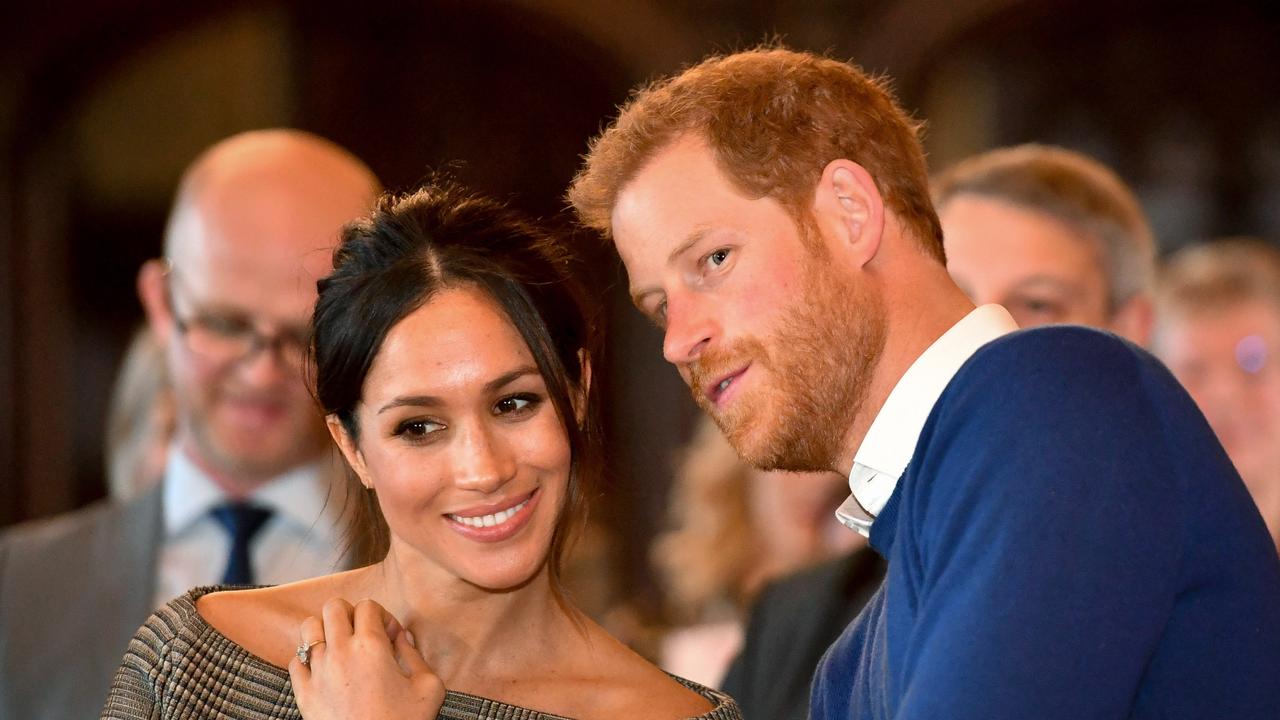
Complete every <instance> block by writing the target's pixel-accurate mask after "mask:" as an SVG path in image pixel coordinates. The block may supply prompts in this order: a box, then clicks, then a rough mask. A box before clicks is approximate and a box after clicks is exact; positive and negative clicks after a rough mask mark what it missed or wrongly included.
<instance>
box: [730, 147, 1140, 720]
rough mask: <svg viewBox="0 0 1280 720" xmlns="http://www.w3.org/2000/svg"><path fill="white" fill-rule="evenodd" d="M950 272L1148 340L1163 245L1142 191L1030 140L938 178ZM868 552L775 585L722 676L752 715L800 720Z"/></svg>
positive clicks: (1055, 313) (973, 290)
mask: <svg viewBox="0 0 1280 720" xmlns="http://www.w3.org/2000/svg"><path fill="white" fill-rule="evenodd" d="M932 186H933V195H934V203H935V207H936V208H937V210H938V217H939V219H940V220H941V222H942V231H943V245H944V247H945V249H946V256H947V270H948V271H949V272H950V273H951V277H952V278H954V279H955V281H956V284H957V285H959V286H960V287H961V288H962V289H963V290H964V291H965V292H966V294H968V295H969V297H971V298H972V299H973V301H974V303H975V304H978V305H985V304H987V303H997V304H1000V305H1003V306H1004V307H1005V308H1006V309H1008V310H1009V312H1010V314H1012V315H1013V317H1014V318H1015V319H1016V320H1017V321H1018V325H1019V326H1021V327H1024V328H1027V327H1036V326H1039V325H1047V324H1051V323H1073V324H1077V325H1088V326H1092V327H1096V328H1101V329H1106V330H1112V331H1114V332H1116V333H1118V334H1120V335H1122V336H1124V337H1126V338H1128V339H1129V340H1131V341H1133V342H1136V343H1139V344H1142V343H1145V342H1146V339H1147V336H1148V335H1149V333H1150V327H1151V281H1152V276H1153V274H1154V267H1155V246H1154V242H1153V239H1152V236H1151V229H1150V226H1149V225H1148V223H1147V220H1146V217H1145V216H1144V215H1143V213H1142V209H1141V207H1140V206H1139V204H1138V202H1137V200H1136V198H1135V197H1134V194H1133V192H1132V191H1131V190H1130V189H1129V188H1128V186H1126V185H1125V183H1124V182H1123V181H1122V180H1120V178H1119V177H1117V176H1116V175H1115V173H1113V172H1112V171H1111V170H1109V169H1108V168H1106V167H1105V166H1103V165H1102V164H1101V163H1099V162H1097V161H1096V160H1093V159H1091V158H1089V157H1087V156H1085V155H1082V154H1080V153H1077V152H1073V151H1070V150H1065V149H1062V148H1056V147H1048V146H1043V145H1021V146H1018V147H1013V148H1002V149H998V150H992V151H990V152H986V153H982V154H980V155H975V156H973V157H971V158H968V159H966V160H963V161H961V162H960V163H958V164H956V165H954V166H952V167H951V168H950V169H948V170H946V171H945V172H943V173H942V174H940V175H938V176H937V177H936V178H934V180H933V183H932ZM883 575H884V561H883V559H882V558H880V557H879V556H878V555H877V554H876V553H875V552H874V551H873V550H871V549H869V548H868V549H866V550H861V551H858V552H855V553H853V554H851V555H848V556H845V557H842V558H839V559H837V560H835V561H832V562H828V563H825V564H823V565H819V566H817V567H815V568H812V569H810V570H806V571H802V572H799V573H797V574H795V575H792V576H790V577H788V578H785V579H783V580H780V581H778V582H776V583H773V584H772V585H770V586H768V587H767V588H766V589H765V590H764V591H763V592H762V593H761V595H760V601H759V602H758V603H757V604H756V606H755V607H754V608H753V609H752V612H751V620H750V625H749V626H748V630H747V638H746V643H745V646H744V649H743V652H742V654H741V655H739V657H738V659H737V660H736V661H734V663H733V665H732V666H731V668H730V671H729V675H728V676H727V677H726V679H725V683H724V690H725V691H726V692H728V693H729V694H730V695H733V696H734V697H735V698H736V699H737V700H738V703H739V705H741V706H742V710H743V714H744V716H746V717H747V718H748V719H749V720H750V719H753V718H778V719H780V720H781V719H782V718H787V719H796V720H802V719H803V718H804V717H805V716H806V714H807V713H808V709H809V682H810V678H811V677H812V676H813V671H814V668H815V667H816V666H817V664H818V660H819V659H821V657H822V653H823V652H825V651H826V649H827V647H828V646H829V645H830V644H831V643H832V642H834V641H835V639H836V638H837V637H839V635H840V632H841V631H842V630H844V627H845V625H847V624H848V623H849V621H851V620H852V619H853V618H854V617H855V616H856V615H857V614H858V611H859V610H861V609H862V606H863V605H864V604H865V603H866V601H867V599H868V598H870V597H871V594H872V593H873V592H875V589H876V588H877V587H878V586H879V583H880V579H881V578H882V577H883Z"/></svg>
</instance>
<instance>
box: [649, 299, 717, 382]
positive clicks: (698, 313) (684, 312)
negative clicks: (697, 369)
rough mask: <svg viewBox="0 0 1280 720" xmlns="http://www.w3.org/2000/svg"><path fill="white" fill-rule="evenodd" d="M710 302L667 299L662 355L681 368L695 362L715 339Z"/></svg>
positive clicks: (714, 323) (714, 321)
mask: <svg viewBox="0 0 1280 720" xmlns="http://www.w3.org/2000/svg"><path fill="white" fill-rule="evenodd" d="M713 310H714V309H713V308H712V307H711V306H710V303H709V302H708V301H706V300H703V299H698V298H682V299H680V301H679V302H676V300H675V299H673V298H668V300H667V329H666V334H665V335H664V336H663V338H662V356H663V357H665V358H666V359H667V362H669V363H671V364H673V365H675V366H677V367H681V366H684V365H687V364H689V363H691V362H694V361H695V360H697V359H698V358H699V357H700V356H701V355H702V353H703V352H705V351H706V350H707V348H708V347H710V345H711V343H712V341H713V340H714V339H715V336H716V327H717V326H716V318H715V315H714V312H713Z"/></svg>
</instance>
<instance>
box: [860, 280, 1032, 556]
mask: <svg viewBox="0 0 1280 720" xmlns="http://www.w3.org/2000/svg"><path fill="white" fill-rule="evenodd" d="M1017 329H1018V324H1017V323H1016V322H1014V320H1013V316H1011V315H1010V314H1009V311H1007V310H1005V309H1004V308H1003V307H1001V306H999V305H983V306H982V307H979V308H975V309H974V310H973V311H971V312H970V313H969V314H968V315H965V316H964V317H963V318H961V319H960V322H958V323H956V324H955V325H952V326H951V328H950V329H949V330H947V331H946V332H945V333H943V334H942V336H941V337H939V338H938V339H937V340H934V341H933V344H932V345H930V346H929V347H928V348H927V349H926V350H925V351H924V352H923V353H921V354H920V357H918V358H916V361H915V362H914V363H912V364H911V367H909V368H907V371H906V372H905V373H903V375H902V378H901V379H899V380H898V384H897V385H894V386H893V391H892V392H890V393H889V397H888V398H887V399H885V402H884V406H883V407H882V408H880V412H879V413H877V414H876V419H875V420H873V421H872V423H871V427H870V428H869V429H868V430H867V435H866V437H864V438H863V439H862V445H861V446H859V447H858V452H857V454H855V455H854V457H853V470H852V471H851V472H850V473H849V490H850V491H851V492H852V495H850V496H849V499H848V500H845V501H844V504H842V505H841V506H840V508H839V509H838V510H836V518H837V519H838V520H840V522H841V523H842V524H844V525H845V526H846V527H848V528H851V529H853V530H856V531H857V532H859V533H861V534H862V535H866V536H870V535H871V524H872V523H873V522H875V519H876V516H877V515H879V514H880V511H881V510H882V509H883V508H884V506H885V503H887V502H889V496H890V495H892V494H893V490H894V488H895V487H897V485H898V480H899V479H900V478H901V477H902V473H903V471H905V470H906V469H907V463H909V462H910V461H911V456H912V455H914V454H915V451H916V442H917V441H919V440H920V431H921V430H923V429H924V423H925V420H927V419H928V418H929V413H931V412H933V406H934V405H935V404H936V403H937V402H938V397H939V396H940V395H942V391H943V390H944V389H946V387H947V385H948V384H949V383H950V382H951V379H952V378H953V377H955V374H956V373H957V372H959V370H960V366H961V365H964V364H965V362H966V361H967V360H968V359H969V358H970V357H972V356H973V354H974V353H975V352H977V351H978V348H980V347H982V346H983V345H986V344H987V343H989V342H991V341H992V340H995V339H996V338H998V337H1000V336H1002V335H1006V334H1008V333H1010V332H1013V331H1014V330H1017Z"/></svg>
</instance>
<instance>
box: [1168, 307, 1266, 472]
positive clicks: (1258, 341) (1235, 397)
mask: <svg viewBox="0 0 1280 720" xmlns="http://www.w3.org/2000/svg"><path fill="white" fill-rule="evenodd" d="M1155 349H1156V353H1157V354H1158V355H1159V356H1160V358H1161V359H1162V360H1164V362H1165V364H1167V365H1168V366H1169V369H1170V370H1171V371H1173V374H1174V375H1175V376H1176V377H1177V378H1178V380H1179V381H1180V382H1181V383H1182V384H1183V386H1184V387H1186V388H1187V391H1188V392H1190V393H1191V397H1192V398H1194V399H1195V401H1196V405H1198V406H1199V407H1200V411H1201V412H1203V413H1204V415H1205V417H1206V418H1207V419H1208V421H1209V425H1210V426H1212V427H1213V430H1214V433H1216V434H1217V436H1218V440H1219V441H1221V442H1222V445H1223V447H1224V448H1225V449H1226V451H1227V454H1228V455H1229V456H1230V457H1231V461H1232V462H1233V463H1234V464H1235V466H1236V469H1237V470H1239V472H1240V475H1241V476H1242V477H1243V478H1244V480H1245V483H1246V484H1247V485H1249V486H1250V490H1252V491H1254V492H1255V493H1256V492H1257V489H1258V486H1259V484H1260V483H1274V482H1276V481H1277V479H1278V478H1280V310H1277V309H1276V308H1275V307H1273V306H1271V305H1269V304H1266V303H1263V302H1258V301H1248V302H1242V303H1238V304H1235V305H1230V306H1227V307H1224V308H1220V309H1206V310H1202V311H1192V312H1190V313H1177V314H1171V315H1169V316H1167V317H1165V318H1163V319H1162V320H1161V323H1160V328H1159V331H1158V332H1157V334H1156V342H1155Z"/></svg>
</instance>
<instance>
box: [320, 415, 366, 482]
mask: <svg viewBox="0 0 1280 720" xmlns="http://www.w3.org/2000/svg"><path fill="white" fill-rule="evenodd" d="M324 424H325V425H326V426H328V428H329V436H330V437H332V438H333V444H335V445H337V446H338V449H339V450H341V451H342V457H344V458H346V460H347V464H348V465H350V466H351V469H352V470H354V471H355V473H356V477H358V478H360V484H361V485H363V486H365V488H367V489H369V490H372V489H373V478H372V477H370V475H369V468H367V467H366V466H365V464H364V456H363V455H361V454H360V448H358V447H356V441H355V438H353V437H351V435H350V434H349V433H348V432H347V429H346V428H345V427H343V425H342V421H341V420H339V419H338V416H337V415H326V416H325V417H324Z"/></svg>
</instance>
